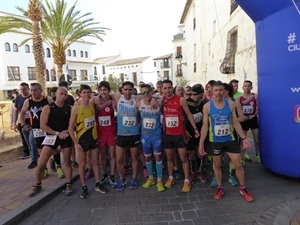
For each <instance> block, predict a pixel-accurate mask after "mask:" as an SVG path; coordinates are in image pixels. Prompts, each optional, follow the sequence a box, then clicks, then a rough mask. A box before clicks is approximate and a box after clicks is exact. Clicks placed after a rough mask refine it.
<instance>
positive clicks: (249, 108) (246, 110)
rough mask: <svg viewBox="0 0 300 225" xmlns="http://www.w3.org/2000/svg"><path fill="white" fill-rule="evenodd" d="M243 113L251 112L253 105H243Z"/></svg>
mask: <svg viewBox="0 0 300 225" xmlns="http://www.w3.org/2000/svg"><path fill="white" fill-rule="evenodd" d="M243 113H244V114H252V113H253V106H252V105H243Z"/></svg>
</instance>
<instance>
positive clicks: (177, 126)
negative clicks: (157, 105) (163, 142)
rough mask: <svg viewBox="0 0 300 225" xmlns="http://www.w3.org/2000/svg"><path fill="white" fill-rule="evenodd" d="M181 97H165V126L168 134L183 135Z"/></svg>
mask: <svg viewBox="0 0 300 225" xmlns="http://www.w3.org/2000/svg"><path fill="white" fill-rule="evenodd" d="M180 99H181V97H180V96H178V95H174V96H173V97H172V98H171V99H168V98H166V97H164V106H163V107H164V108H163V111H164V126H165V128H166V134H168V135H182V134H183V133H184V126H183V109H182V106H181V104H180Z"/></svg>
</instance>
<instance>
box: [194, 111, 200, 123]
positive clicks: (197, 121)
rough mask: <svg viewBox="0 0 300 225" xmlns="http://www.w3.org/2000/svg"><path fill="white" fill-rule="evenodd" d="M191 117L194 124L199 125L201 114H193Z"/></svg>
mask: <svg viewBox="0 0 300 225" xmlns="http://www.w3.org/2000/svg"><path fill="white" fill-rule="evenodd" d="M193 117H194V120H195V123H199V122H201V120H202V113H201V112H198V113H195V114H193Z"/></svg>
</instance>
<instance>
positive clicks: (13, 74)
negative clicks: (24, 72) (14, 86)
mask: <svg viewBox="0 0 300 225" xmlns="http://www.w3.org/2000/svg"><path fill="white" fill-rule="evenodd" d="M7 76H8V80H9V81H15V80H21V75H20V68H19V67H17V66H8V67H7Z"/></svg>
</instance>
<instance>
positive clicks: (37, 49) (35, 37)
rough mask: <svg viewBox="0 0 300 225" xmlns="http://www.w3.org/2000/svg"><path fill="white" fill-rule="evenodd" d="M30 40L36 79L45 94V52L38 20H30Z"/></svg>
mask: <svg viewBox="0 0 300 225" xmlns="http://www.w3.org/2000/svg"><path fill="white" fill-rule="evenodd" d="M32 42H33V49H34V53H33V54H34V61H35V70H36V80H37V82H38V83H40V84H41V85H42V88H43V90H44V92H45V94H47V87H46V81H45V66H46V65H45V61H44V60H45V53H44V48H43V38H42V33H41V27H40V22H39V21H32Z"/></svg>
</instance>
